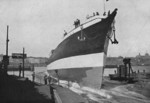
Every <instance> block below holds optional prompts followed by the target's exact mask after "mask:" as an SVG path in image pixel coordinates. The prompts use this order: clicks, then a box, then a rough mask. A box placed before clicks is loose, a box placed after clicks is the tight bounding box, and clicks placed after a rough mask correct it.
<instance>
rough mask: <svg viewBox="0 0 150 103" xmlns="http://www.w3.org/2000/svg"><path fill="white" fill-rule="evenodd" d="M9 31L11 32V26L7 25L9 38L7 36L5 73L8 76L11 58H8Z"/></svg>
mask: <svg viewBox="0 0 150 103" xmlns="http://www.w3.org/2000/svg"><path fill="white" fill-rule="evenodd" d="M8 31H9V26H8V25H7V36H6V56H5V57H4V62H5V64H4V65H5V72H6V74H7V69H8V64H9V57H8V42H9V39H8Z"/></svg>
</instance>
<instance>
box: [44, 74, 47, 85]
mask: <svg viewBox="0 0 150 103" xmlns="http://www.w3.org/2000/svg"><path fill="white" fill-rule="evenodd" d="M44 83H45V85H47V75H45V76H44Z"/></svg>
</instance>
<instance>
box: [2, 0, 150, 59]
mask: <svg viewBox="0 0 150 103" xmlns="http://www.w3.org/2000/svg"><path fill="white" fill-rule="evenodd" d="M115 8H118V14H117V16H116V24H115V25H116V35H117V40H118V41H119V44H118V45H112V44H111V43H110V45H109V49H108V56H123V57H129V56H136V55H137V54H139V53H141V54H145V53H146V52H148V53H150V40H149V39H150V0H109V1H108V2H106V10H107V11H108V10H110V11H113V9H115ZM97 11H98V12H99V13H100V14H102V13H103V0H0V54H5V50H6V31H7V25H9V40H10V42H9V55H11V54H12V53H21V52H22V49H23V47H24V48H25V53H26V54H27V56H36V57H49V54H50V51H51V50H52V49H55V48H56V46H57V45H58V44H59V43H60V41H61V40H62V39H63V34H64V30H66V31H69V30H71V29H72V28H73V22H74V20H76V19H77V18H78V19H80V20H81V23H83V22H84V20H85V19H86V16H87V15H88V14H89V15H92V14H93V12H97Z"/></svg>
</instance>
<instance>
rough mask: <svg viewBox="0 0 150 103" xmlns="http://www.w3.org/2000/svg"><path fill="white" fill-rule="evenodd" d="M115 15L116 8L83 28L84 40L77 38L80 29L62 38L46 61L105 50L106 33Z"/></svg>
mask: <svg viewBox="0 0 150 103" xmlns="http://www.w3.org/2000/svg"><path fill="white" fill-rule="evenodd" d="M115 15H116V10H115V11H114V12H113V13H112V14H110V16H109V17H107V18H106V19H102V21H100V22H98V23H96V24H94V25H92V26H89V27H87V28H85V29H83V33H84V36H85V38H86V39H85V40H84V41H80V40H79V39H78V37H80V36H81V31H79V32H76V33H74V34H73V35H71V36H69V37H68V38H66V39H65V40H63V41H62V42H61V43H60V44H59V45H58V47H57V48H56V49H55V50H54V52H53V53H52V55H51V57H50V59H49V62H48V63H51V62H53V61H55V60H58V59H62V58H66V57H70V56H76V55H86V54H91V53H100V52H107V51H106V50H105V49H107V48H105V47H104V45H105V41H106V39H107V37H106V36H107V33H108V31H110V30H111V29H112V28H111V24H112V22H113V21H114V17H115Z"/></svg>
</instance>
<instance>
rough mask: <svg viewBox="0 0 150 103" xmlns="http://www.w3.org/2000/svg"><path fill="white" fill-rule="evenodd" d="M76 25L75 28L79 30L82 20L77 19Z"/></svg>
mask: <svg viewBox="0 0 150 103" xmlns="http://www.w3.org/2000/svg"><path fill="white" fill-rule="evenodd" d="M74 25H75V28H77V27H78V26H80V20H79V19H77V20H76V21H74Z"/></svg>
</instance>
